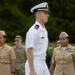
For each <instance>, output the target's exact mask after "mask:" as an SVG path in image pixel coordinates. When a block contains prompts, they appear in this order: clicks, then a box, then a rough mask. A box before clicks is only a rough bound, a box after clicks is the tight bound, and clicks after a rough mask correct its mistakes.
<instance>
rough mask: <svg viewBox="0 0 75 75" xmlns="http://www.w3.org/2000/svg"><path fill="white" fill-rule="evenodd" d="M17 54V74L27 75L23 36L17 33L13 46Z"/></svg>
mask: <svg viewBox="0 0 75 75" xmlns="http://www.w3.org/2000/svg"><path fill="white" fill-rule="evenodd" d="M13 48H14V50H15V54H16V68H15V75H25V66H24V65H25V61H26V54H25V46H24V45H22V37H21V36H20V35H17V36H16V37H15V46H13Z"/></svg>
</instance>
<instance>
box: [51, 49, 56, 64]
mask: <svg viewBox="0 0 75 75" xmlns="http://www.w3.org/2000/svg"><path fill="white" fill-rule="evenodd" d="M51 63H52V64H55V49H54V50H53V55H52V60H51Z"/></svg>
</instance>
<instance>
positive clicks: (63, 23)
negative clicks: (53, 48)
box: [0, 0, 75, 42]
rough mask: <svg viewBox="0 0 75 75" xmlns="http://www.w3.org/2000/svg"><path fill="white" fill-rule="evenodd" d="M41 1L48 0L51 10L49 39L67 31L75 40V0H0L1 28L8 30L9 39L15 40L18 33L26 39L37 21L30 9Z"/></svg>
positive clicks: (47, 26) (48, 27)
mask: <svg viewBox="0 0 75 75" xmlns="http://www.w3.org/2000/svg"><path fill="white" fill-rule="evenodd" d="M41 2H48V4H49V9H50V11H51V14H50V17H49V21H48V23H47V24H46V28H47V30H48V33H49V40H50V41H56V40H58V36H59V34H60V32H61V31H66V32H67V33H68V34H69V35H70V41H71V42H75V41H74V39H75V33H74V30H75V0H35V1H34V0H0V30H5V31H6V33H7V37H8V39H7V41H13V40H14V39H13V38H14V37H15V35H17V34H20V35H22V36H23V39H25V35H26V32H27V30H28V29H29V28H30V27H31V25H32V24H33V23H34V21H35V20H34V17H33V15H32V14H31V13H30V9H31V7H33V6H34V5H36V4H38V3H41Z"/></svg>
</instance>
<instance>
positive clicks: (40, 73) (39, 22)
mask: <svg viewBox="0 0 75 75" xmlns="http://www.w3.org/2000/svg"><path fill="white" fill-rule="evenodd" d="M31 13H34V15H35V19H36V22H35V23H34V24H33V25H32V27H31V28H30V29H29V31H28V32H27V34H26V54H27V61H26V63H25V70H26V71H25V72H26V74H25V75H50V73H49V71H48V68H47V65H46V63H45V58H46V50H47V46H48V35H47V31H46V29H45V26H44V24H45V23H46V22H47V21H48V17H49V13H50V11H49V8H48V3H46V2H43V3H40V4H38V5H36V6H34V7H33V8H32V9H31Z"/></svg>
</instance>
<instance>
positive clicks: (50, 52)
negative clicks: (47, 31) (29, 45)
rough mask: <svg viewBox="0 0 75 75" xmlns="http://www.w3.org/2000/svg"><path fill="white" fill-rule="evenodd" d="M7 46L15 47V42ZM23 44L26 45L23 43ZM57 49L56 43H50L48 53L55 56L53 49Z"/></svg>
mask: <svg viewBox="0 0 75 75" xmlns="http://www.w3.org/2000/svg"><path fill="white" fill-rule="evenodd" d="M7 44H8V45H10V46H13V45H14V42H8V43H7ZM23 44H25V43H24V42H23ZM71 45H73V46H75V44H74V43H71ZM55 47H56V43H55V42H50V43H49V47H48V53H49V54H50V55H52V54H53V49H54V48H55Z"/></svg>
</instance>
